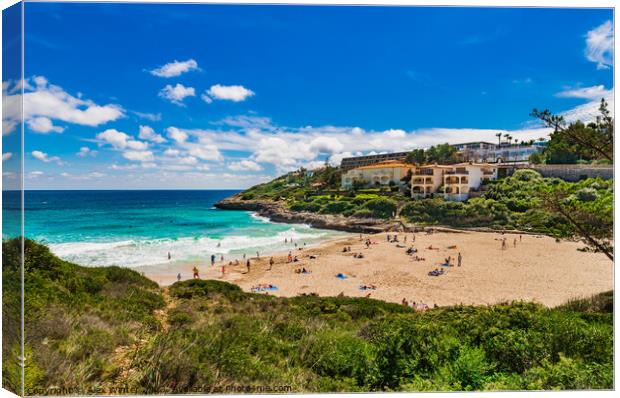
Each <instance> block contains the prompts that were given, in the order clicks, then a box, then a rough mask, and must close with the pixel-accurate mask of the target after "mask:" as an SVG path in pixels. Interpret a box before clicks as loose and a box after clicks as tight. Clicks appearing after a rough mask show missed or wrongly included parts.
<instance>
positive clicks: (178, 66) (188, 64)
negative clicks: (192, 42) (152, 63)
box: [151, 59, 200, 77]
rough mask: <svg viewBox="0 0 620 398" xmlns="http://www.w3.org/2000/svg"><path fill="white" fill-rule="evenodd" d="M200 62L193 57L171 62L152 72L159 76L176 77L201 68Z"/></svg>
mask: <svg viewBox="0 0 620 398" xmlns="http://www.w3.org/2000/svg"><path fill="white" fill-rule="evenodd" d="M199 69H200V68H198V63H197V62H196V61H195V60H193V59H188V60H187V61H177V60H174V61H173V62H169V63H167V64H165V65H163V66H160V67H159V68H156V69H153V70H152V71H151V74H152V75H154V76H158V77H175V76H180V75H181V74H183V73H186V72H189V71H192V70H199Z"/></svg>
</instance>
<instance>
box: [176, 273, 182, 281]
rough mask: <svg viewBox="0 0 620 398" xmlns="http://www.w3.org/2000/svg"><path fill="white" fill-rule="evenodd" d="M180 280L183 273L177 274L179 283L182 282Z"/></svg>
mask: <svg viewBox="0 0 620 398" xmlns="http://www.w3.org/2000/svg"><path fill="white" fill-rule="evenodd" d="M180 280H181V273H180V272H179V273H178V274H177V281H180Z"/></svg>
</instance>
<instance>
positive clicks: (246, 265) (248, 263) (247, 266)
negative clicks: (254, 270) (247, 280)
mask: <svg viewBox="0 0 620 398" xmlns="http://www.w3.org/2000/svg"><path fill="white" fill-rule="evenodd" d="M245 267H246V268H247V269H248V272H246V274H249V273H250V259H249V258H248V261H246V263H245Z"/></svg>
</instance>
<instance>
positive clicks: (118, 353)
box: [107, 287, 178, 391]
mask: <svg viewBox="0 0 620 398" xmlns="http://www.w3.org/2000/svg"><path fill="white" fill-rule="evenodd" d="M161 294H162V297H163V299H164V302H165V305H164V307H163V308H161V309H158V310H155V311H154V312H153V315H154V316H155V319H157V320H158V321H159V323H160V325H161V331H154V330H148V329H140V330H139V331H138V333H137V334H135V335H134V336H133V343H132V344H129V345H124V346H120V347H117V348H116V349H115V350H114V351H113V352H112V357H111V360H110V362H111V363H114V364H118V366H119V368H120V371H119V372H118V376H117V377H116V379H115V380H114V382H113V384H112V385H110V386H107V387H111V388H114V387H117V386H119V385H124V384H125V383H128V384H131V383H130V381H132V378H134V377H135V374H136V369H135V366H134V363H135V360H136V357H137V354H138V352H139V351H140V349H142V348H143V347H144V346H145V345H146V344H147V343H148V342H149V341H150V340H151V339H153V338H155V336H156V335H157V334H158V333H161V332H167V331H168V329H169V328H170V324H169V323H168V314H169V313H170V311H171V310H173V309H174V308H176V306H177V305H178V301H177V300H175V299H173V298H172V297H171V296H170V292H169V290H168V287H163V288H162V290H161ZM108 391H109V389H108Z"/></svg>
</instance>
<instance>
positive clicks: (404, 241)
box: [403, 235, 407, 243]
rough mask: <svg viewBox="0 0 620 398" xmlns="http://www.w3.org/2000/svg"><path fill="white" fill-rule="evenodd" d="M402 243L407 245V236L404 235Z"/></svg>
mask: <svg viewBox="0 0 620 398" xmlns="http://www.w3.org/2000/svg"><path fill="white" fill-rule="evenodd" d="M403 243H407V235H405V239H404V240H403Z"/></svg>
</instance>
